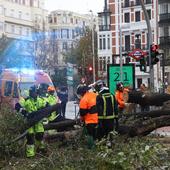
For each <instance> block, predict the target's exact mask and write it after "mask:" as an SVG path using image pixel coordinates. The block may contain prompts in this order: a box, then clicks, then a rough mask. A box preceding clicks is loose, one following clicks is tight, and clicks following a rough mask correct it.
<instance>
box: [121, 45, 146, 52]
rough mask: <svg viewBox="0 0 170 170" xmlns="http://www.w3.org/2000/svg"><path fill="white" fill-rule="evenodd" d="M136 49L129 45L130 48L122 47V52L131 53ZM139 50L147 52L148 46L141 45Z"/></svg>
mask: <svg viewBox="0 0 170 170" xmlns="http://www.w3.org/2000/svg"><path fill="white" fill-rule="evenodd" d="M135 49H136V47H135V46H134V45H133V47H132V45H131V47H128V46H127V47H122V52H126V53H127V52H132V51H134V50H135ZM140 49H141V50H143V51H148V46H147V45H141V48H140Z"/></svg>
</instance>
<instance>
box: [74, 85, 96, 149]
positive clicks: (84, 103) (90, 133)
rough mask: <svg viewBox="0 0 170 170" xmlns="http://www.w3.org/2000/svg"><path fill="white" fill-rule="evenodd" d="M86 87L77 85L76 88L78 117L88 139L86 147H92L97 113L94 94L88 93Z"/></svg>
mask: <svg viewBox="0 0 170 170" xmlns="http://www.w3.org/2000/svg"><path fill="white" fill-rule="evenodd" d="M88 90H89V88H88V86H86V85H79V86H78V87H77V95H79V96H80V103H79V107H80V110H79V112H80V116H81V119H82V121H83V122H84V124H85V128H86V130H87V137H88V147H89V148H92V147H93V146H94V140H95V139H96V128H97V124H98V113H97V108H96V96H97V95H96V93H94V92H89V91H88Z"/></svg>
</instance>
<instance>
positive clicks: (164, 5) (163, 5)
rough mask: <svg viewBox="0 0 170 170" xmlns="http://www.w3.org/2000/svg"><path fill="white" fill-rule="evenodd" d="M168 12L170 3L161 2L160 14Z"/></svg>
mask: <svg viewBox="0 0 170 170" xmlns="http://www.w3.org/2000/svg"><path fill="white" fill-rule="evenodd" d="M166 13H168V4H167V3H161V4H160V14H166Z"/></svg>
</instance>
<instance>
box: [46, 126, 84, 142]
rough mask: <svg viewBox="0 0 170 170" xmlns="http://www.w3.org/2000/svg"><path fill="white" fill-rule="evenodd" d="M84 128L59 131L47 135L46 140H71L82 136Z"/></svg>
mask: <svg viewBox="0 0 170 170" xmlns="http://www.w3.org/2000/svg"><path fill="white" fill-rule="evenodd" d="M82 131H83V130H82V128H80V129H76V130H70V131H64V132H57V133H56V134H53V135H48V134H47V135H45V140H46V141H48V142H56V141H60V142H61V141H69V140H71V139H74V138H75V137H78V136H81V134H82Z"/></svg>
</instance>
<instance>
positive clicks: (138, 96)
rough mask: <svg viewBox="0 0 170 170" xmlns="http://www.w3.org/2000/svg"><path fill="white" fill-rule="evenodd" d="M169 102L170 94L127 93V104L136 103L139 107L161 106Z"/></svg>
mask: <svg viewBox="0 0 170 170" xmlns="http://www.w3.org/2000/svg"><path fill="white" fill-rule="evenodd" d="M168 100H170V94H159V93H147V94H144V93H143V92H141V91H132V92H129V93H128V100H127V101H126V102H128V103H136V104H140V105H141V106H146V105H148V106H162V105H163V103H164V102H166V101H168Z"/></svg>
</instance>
